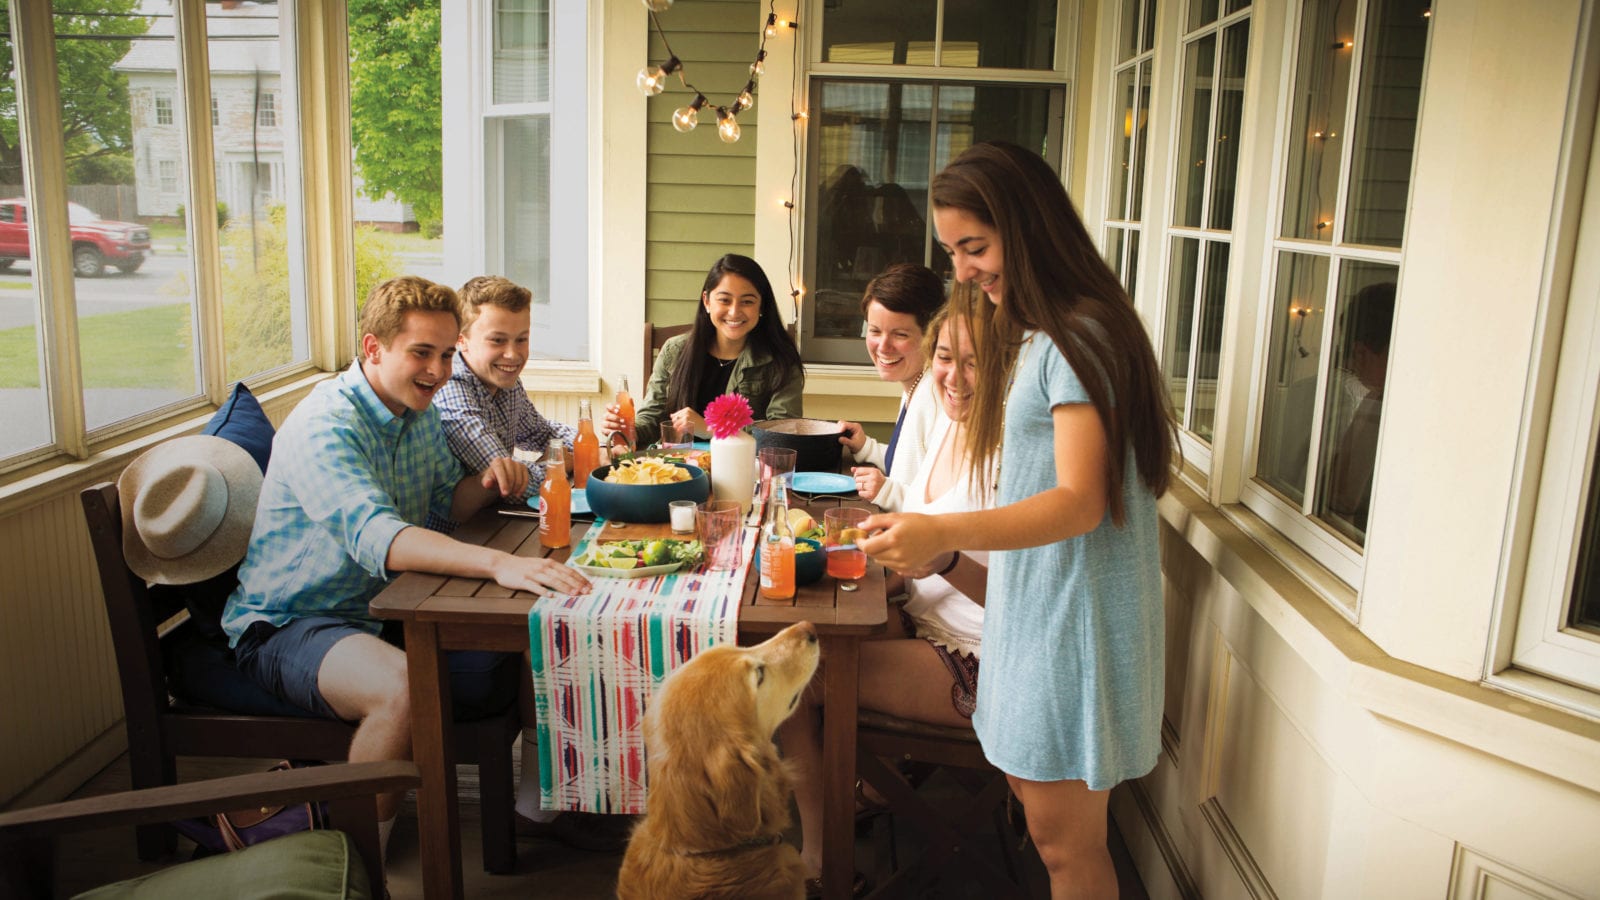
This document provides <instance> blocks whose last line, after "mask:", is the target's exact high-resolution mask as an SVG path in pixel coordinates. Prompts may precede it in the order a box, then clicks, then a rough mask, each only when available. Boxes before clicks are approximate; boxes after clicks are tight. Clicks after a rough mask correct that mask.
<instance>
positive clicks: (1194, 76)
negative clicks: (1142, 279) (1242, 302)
mask: <svg viewBox="0 0 1600 900" xmlns="http://www.w3.org/2000/svg"><path fill="white" fill-rule="evenodd" d="M1216 53H1217V36H1216V35H1214V34H1208V35H1206V36H1205V37H1203V38H1201V39H1200V40H1198V41H1194V42H1193V43H1191V44H1189V46H1188V47H1186V48H1185V49H1184V53H1183V118H1182V124H1181V125H1180V126H1179V128H1178V156H1177V159H1176V162H1175V163H1174V165H1175V166H1176V167H1177V172H1176V173H1174V174H1175V175H1176V176H1177V182H1178V184H1177V190H1176V193H1175V194H1174V196H1173V201H1172V224H1174V225H1187V226H1190V227H1193V228H1198V227H1199V226H1200V210H1201V206H1202V205H1203V204H1204V203H1205V189H1206V156H1207V153H1208V151H1209V149H1210V140H1211V138H1210V131H1211V82H1212V69H1213V67H1214V64H1215V62H1216ZM1191 284H1192V282H1191Z"/></svg>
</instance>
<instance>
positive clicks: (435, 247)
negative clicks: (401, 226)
mask: <svg viewBox="0 0 1600 900" xmlns="http://www.w3.org/2000/svg"><path fill="white" fill-rule="evenodd" d="M371 231H372V234H373V235H374V236H376V237H377V238H378V239H379V240H380V241H382V242H383V243H384V244H385V245H387V246H388V248H389V249H390V250H391V251H393V252H395V253H434V254H440V253H443V252H444V241H443V240H442V239H440V238H425V237H423V236H422V233H421V232H420V231H406V232H401V233H399V234H396V233H395V232H392V231H379V230H377V229H372V230H371Z"/></svg>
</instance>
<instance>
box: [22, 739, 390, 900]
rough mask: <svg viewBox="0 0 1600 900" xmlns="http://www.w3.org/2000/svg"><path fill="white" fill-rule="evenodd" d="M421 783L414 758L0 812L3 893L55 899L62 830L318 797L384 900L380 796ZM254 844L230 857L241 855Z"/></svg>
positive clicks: (239, 777)
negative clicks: (58, 841) (57, 852)
mask: <svg viewBox="0 0 1600 900" xmlns="http://www.w3.org/2000/svg"><path fill="white" fill-rule="evenodd" d="M421 783H422V778H421V775H420V774H419V773H418V771H417V766H416V764H415V763H411V762H401V761H385V762H370V763H345V764H342V765H334V766H311V767H308V768H302V769H294V770H291V771H286V772H257V773H253V774H250V775H237V776H234V777H231V778H216V779H212V780H209V781H198V782H193V783H191V784H182V785H172V786H167V787H157V788H148V789H145V790H136V791H129V792H126V793H118V794H104V795H101V796H98V797H85V798H83V799H80V800H69V801H67V802H64V803H52V804H49V805H46V806H38V807H33V808H31V809H22V810H16V811H13V812H8V813H4V814H0V896H3V897H17V898H22V897H50V896H52V891H53V890H54V881H55V878H54V875H55V873H54V860H55V851H54V848H53V847H52V846H51V842H52V841H53V839H54V838H56V837H58V836H60V835H63V834H70V833H73V832H77V831H88V830H93V829H101V828H116V827H122V826H128V825H140V824H143V823H148V822H164V821H170V820H173V819H184V818H190V817H199V816H206V815H211V814H214V813H219V812H226V811H229V810H235V809H243V808H249V807H251V806H257V805H260V806H273V805H279V804H284V805H287V804H291V803H306V802H312V801H318V800H320V801H324V802H326V803H327V805H328V818H329V824H330V825H332V826H333V827H334V828H337V829H338V830H340V831H343V832H344V833H345V834H346V835H348V836H349V838H350V841H351V843H352V844H354V845H355V849H356V852H357V854H358V855H359V856H360V864H361V866H362V867H363V868H364V869H365V870H366V874H367V881H368V884H369V885H371V886H372V894H373V896H377V897H381V896H383V884H384V879H383V854H382V853H381V852H380V850H379V846H378V808H377V795H378V794H383V793H392V792H395V791H403V790H408V789H410V788H414V787H417V786H418V785H419V784H421ZM274 843H275V842H274ZM254 849H257V848H251V849H250V850H246V851H243V852H241V853H239V854H229V855H228V856H230V857H234V856H238V857H243V856H246V855H248V854H249V853H250V852H251V850H254ZM243 864H244V863H241V865H243ZM336 883H337V882H336Z"/></svg>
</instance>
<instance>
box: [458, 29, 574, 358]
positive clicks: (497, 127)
mask: <svg viewBox="0 0 1600 900" xmlns="http://www.w3.org/2000/svg"><path fill="white" fill-rule="evenodd" d="M495 5H496V4H495V2H494V0H476V2H468V3H460V4H454V3H446V4H444V5H443V7H442V8H441V14H442V16H443V22H442V23H441V24H442V25H443V26H444V34H445V41H446V48H445V62H444V65H445V67H446V70H447V71H446V74H445V85H446V96H449V97H451V98H452V102H451V103H447V104H446V105H445V115H446V116H447V118H446V120H445V123H444V125H445V128H444V131H445V137H444V141H445V158H446V163H445V204H446V208H447V213H446V219H447V220H449V221H450V222H451V227H450V228H447V229H446V230H445V238H444V240H445V253H444V256H445V271H446V278H447V280H449V281H451V283H453V284H460V283H461V282H463V281H465V280H466V279H467V278H470V277H472V276H474V275H480V274H483V273H484V272H500V271H504V268H505V258H504V253H503V251H502V248H503V247H504V245H505V234H504V229H503V221H504V218H503V215H504V209H503V205H502V200H503V198H504V194H505V192H504V190H503V189H502V188H501V184H502V183H503V165H504V160H503V153H502V151H503V147H504V140H505V128H504V126H505V123H506V122H507V121H510V120H514V119H522V118H530V117H543V118H547V119H548V120H549V122H550V209H551V210H552V219H555V216H556V215H557V213H556V211H559V220H558V221H552V223H551V227H550V228H549V235H550V246H549V248H548V253H549V270H550V287H549V293H550V296H549V298H536V299H540V300H544V299H548V300H549V301H550V302H551V303H557V302H559V303H563V304H572V303H578V302H582V303H585V304H586V305H587V307H588V315H587V318H586V325H585V331H586V335H585V341H584V345H585V347H586V349H585V350H584V351H583V352H581V353H573V354H572V356H571V357H567V358H562V359H554V360H552V359H536V360H534V361H532V362H530V364H529V369H530V370H546V369H555V370H558V371H564V370H584V371H588V370H592V369H593V368H594V367H595V365H596V363H595V360H596V357H597V356H598V347H599V343H600V328H599V321H600V315H601V310H600V296H599V295H598V294H596V293H595V292H593V291H591V290H590V289H589V279H590V264H589V255H590V252H589V238H590V228H589V208H590V202H589V191H590V166H591V161H590V155H591V154H590V152H589V122H590V104H589V98H588V88H589V84H590V80H591V79H590V72H589V69H590V66H589V53H590V38H589V27H590V13H589V10H588V8H587V4H585V3H583V2H581V0H551V2H550V93H549V99H548V100H546V101H543V102H529V103H495V102H494V96H493V84H494V81H493V78H494V53H493V48H494V15H495V9H494V6H495ZM456 54H461V55H460V56H459V57H458V56H457V55H456ZM457 59H460V60H470V61H472V64H471V65H470V66H467V67H462V70H460V71H458V70H456V68H455V67H454V66H453V65H452V63H453V61H455V60H457ZM452 85H455V87H454V88H452ZM457 100H459V101H460V102H459V103H457V102H456V101H457ZM458 221H459V222H461V223H462V226H463V227H457V226H456V224H455V223H456V222H458ZM558 226H559V227H558ZM535 318H536V319H537V318H538V316H537V314H536V315H535ZM534 327H535V330H537V329H538V328H539V323H538V322H537V321H536V322H535V323H534ZM555 383H556V384H558V386H559V382H555Z"/></svg>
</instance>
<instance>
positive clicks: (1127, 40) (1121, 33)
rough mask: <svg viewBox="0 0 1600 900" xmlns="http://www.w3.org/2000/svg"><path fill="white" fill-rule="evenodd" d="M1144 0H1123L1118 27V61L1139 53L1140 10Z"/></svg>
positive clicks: (1128, 58)
mask: <svg viewBox="0 0 1600 900" xmlns="http://www.w3.org/2000/svg"><path fill="white" fill-rule="evenodd" d="M1143 5H1144V3H1143V2H1142V0H1122V10H1121V13H1120V16H1119V18H1118V28H1117V62H1119V63H1120V62H1127V61H1128V60H1130V59H1133V58H1134V57H1135V56H1138V55H1139V49H1140V48H1139V35H1140V31H1139V10H1140V7H1142V6H1143Z"/></svg>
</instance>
